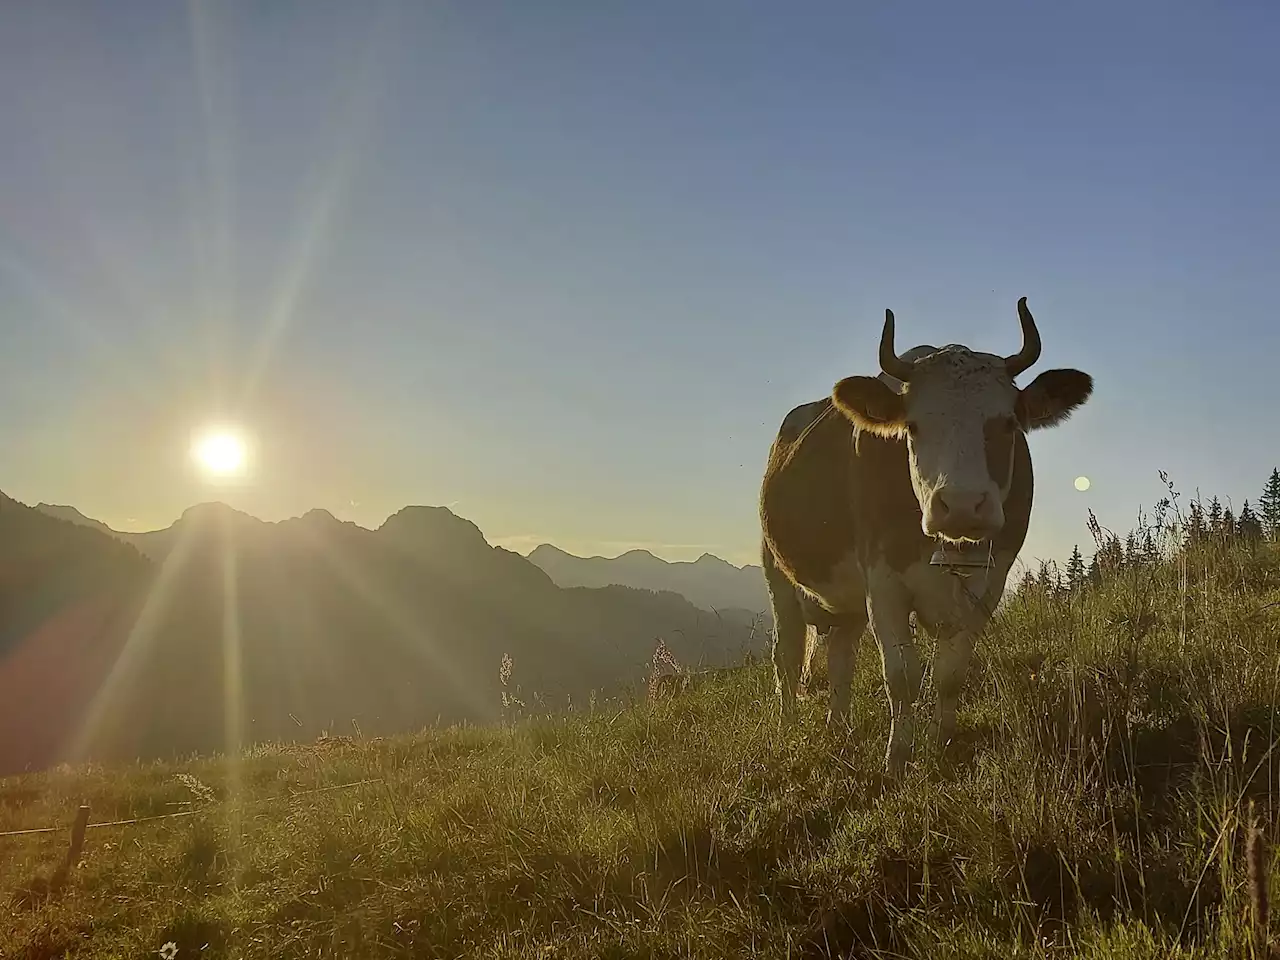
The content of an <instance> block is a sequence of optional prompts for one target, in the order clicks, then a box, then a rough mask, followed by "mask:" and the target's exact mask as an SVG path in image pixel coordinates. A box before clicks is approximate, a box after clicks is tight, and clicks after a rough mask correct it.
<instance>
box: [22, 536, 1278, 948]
mask: <svg viewBox="0 0 1280 960" xmlns="http://www.w3.org/2000/svg"><path fill="white" fill-rule="evenodd" d="M1278 603H1280V558H1278V556H1277V553H1276V551H1275V549H1274V548H1273V547H1269V546H1266V547H1261V548H1259V549H1258V550H1256V551H1251V550H1249V549H1247V548H1224V547H1209V548H1205V549H1203V550H1199V551H1196V552H1195V553H1193V554H1192V555H1190V556H1188V557H1185V558H1183V559H1182V560H1180V561H1179V562H1176V563H1169V564H1165V565H1161V566H1158V567H1138V568H1134V569H1129V570H1124V571H1121V572H1119V573H1118V574H1116V575H1114V576H1112V577H1111V579H1110V580H1109V581H1108V582H1107V583H1106V584H1104V585H1103V586H1102V587H1100V588H1097V589H1094V590H1092V591H1089V592H1086V593H1085V594H1083V595H1076V596H1061V597H1059V596H1051V595H1044V594H1040V593H1033V594H1031V595H1029V596H1027V597H1021V598H1014V599H1012V600H1011V601H1010V602H1009V603H1008V604H1007V605H1006V606H1005V608H1004V609H1003V611H1002V612H1001V614H1000V615H999V616H998V618H997V621H996V623H995V624H994V625H993V628H992V629H991V631H990V633H989V635H988V636H987V637H986V639H985V641H984V642H983V643H982V644H981V645H980V647H979V650H978V654H977V657H976V662H975V666H974V670H973V673H972V674H971V683H970V687H969V690H968V692H967V694H966V697H965V699H964V700H963V702H962V708H961V718H960V728H961V732H962V736H961V738H960V739H961V749H960V754H959V756H958V757H957V758H956V759H955V762H954V765H953V766H952V767H950V768H945V767H942V766H940V765H938V764H937V763H936V762H935V761H934V760H933V759H932V758H931V757H930V756H929V755H928V754H927V753H926V754H924V755H923V759H922V762H921V763H920V764H918V765H917V766H916V767H915V768H914V769H913V770H912V771H911V772H910V774H909V775H908V777H907V779H906V781H905V782H904V783H902V784H900V785H896V786H894V785H888V784H886V783H885V782H884V781H883V779H882V777H881V775H880V768H881V760H882V755H883V744H884V738H885V736H886V733H887V721H886V716H885V711H884V707H883V702H882V700H883V697H882V693H881V681H880V678H879V675H878V672H877V669H878V665H877V663H876V653H875V650H874V647H873V645H872V644H869V643H868V644H864V646H863V652H862V655H861V658H860V662H859V670H858V674H857V677H856V680H855V684H856V687H855V697H854V700H855V708H854V717H853V725H852V732H851V734H850V735H849V736H848V737H847V738H844V739H841V740H839V741H836V742H833V741H831V740H830V739H829V738H828V737H827V735H826V734H825V733H824V732H823V727H822V723H821V718H822V714H823V711H824V710H825V693H824V692H823V690H822V687H823V665H822V658H821V657H820V656H819V657H817V658H815V664H814V677H813V684H812V688H813V690H814V693H813V696H812V697H811V698H810V699H809V700H807V701H806V702H805V703H804V704H803V706H802V713H801V717H800V719H799V721H798V722H797V723H796V724H795V725H793V726H789V727H786V728H779V726H778V724H777V722H776V720H775V718H774V714H773V712H772V695H773V688H772V676H771V672H770V669H769V668H768V667H767V665H765V664H754V665H749V666H747V667H746V668H745V669H743V670H741V671H739V672H737V673H735V674H729V675H723V676H719V677H716V678H713V679H710V680H707V681H705V682H703V683H695V684H692V685H689V686H688V687H686V688H685V689H683V690H678V691H677V692H675V693H673V694H671V695H662V696H658V697H656V698H654V699H651V700H650V699H646V698H644V697H643V696H641V697H638V698H637V700H636V702H634V703H631V704H627V703H623V702H609V703H603V702H602V703H596V704H595V705H594V706H593V707H592V708H591V709H589V710H586V711H584V712H581V713H577V714H572V715H562V716H545V717H533V718H527V719H524V720H520V721H518V722H515V723H512V724H509V725H505V726H502V727H494V728H481V729H476V728H457V729H453V730H448V731H437V732H433V733H427V734H422V735H419V736H412V737H410V736H406V737H400V738H389V739H384V740H375V741H360V740H355V741H348V740H345V739H331V740H326V741H323V742H321V743H317V744H316V745H313V746H304V747H290V748H283V747H281V748H276V747H268V748H258V749H252V750H249V751H246V752H245V753H244V755H243V757H242V760H241V764H240V766H239V767H238V773H236V772H235V771H236V769H237V768H233V767H230V766H228V765H227V764H226V763H225V761H224V760H222V759H219V758H210V759H205V760H198V761H194V762H192V763H190V764H184V765H180V766H166V765H147V766H138V767H133V768H128V769H120V770H104V769H101V768H96V767H93V768H86V769H77V770H67V771H54V772H50V773H46V774H40V775H36V776H31V777H26V778H16V779H11V780H8V781H4V782H3V783H0V831H3V830H8V829H17V828H20V827H24V826H28V825H42V824H45V823H50V822H69V821H70V816H71V812H72V810H73V809H74V806H75V805H76V804H77V803H79V802H80V800H81V798H84V799H87V800H88V802H89V803H90V804H91V805H92V807H93V810H94V820H105V819H115V818H122V817H127V816H140V815H150V814H156V813H164V812H169V811H172V810H175V809H190V808H191V806H194V807H196V808H199V807H201V806H205V805H207V806H205V809H206V812H203V813H198V814H197V815H195V816H192V817H187V818H181V819H174V820H167V821H159V822H156V823H151V824H145V825H138V826H136V827H120V828H111V829H104V830H98V831H93V830H91V831H90V834H89V841H88V844H87V846H86V849H85V852H84V861H83V863H82V865H81V866H80V867H79V868H78V869H77V870H76V871H74V872H73V874H72V879H71V881H70V883H69V885H68V886H67V887H66V889H65V890H63V891H61V892H59V893H57V894H50V893H48V892H47V891H46V892H45V894H44V895H43V896H40V895H37V894H38V891H39V885H38V884H35V885H33V877H39V876H42V875H44V876H47V875H48V873H49V872H50V869H51V867H52V866H53V865H54V864H56V862H57V861H58V858H59V857H60V856H61V854H62V851H63V849H64V846H65V835H56V836H51V837H41V838H36V839H24V840H20V841H17V840H0V844H4V846H3V847H2V848H0V849H2V850H3V859H0V902H3V903H5V904H6V905H8V904H12V905H13V916H12V919H10V920H6V921H4V922H3V923H0V955H3V956H25V957H40V958H43V957H52V956H68V957H102V958H106V957H112V956H128V957H133V956H155V955H157V953H158V951H159V950H160V949H161V947H162V946H163V945H164V944H166V943H169V942H172V943H174V944H175V945H176V946H177V948H178V950H179V952H178V954H177V957H178V958H179V960H180V958H182V957H185V956H199V957H210V958H214V957H256V956H263V957H268V956H270V957H281V956H331V957H362V958H363V957H401V956H406V957H407V956H416V957H434V956H445V957H464V956H466V957H470V956H485V957H504V958H505V957H510V958H534V957H539V958H544V957H573V958H584V960H585V958H597V957H633V956H634V957H641V956H644V957H649V956H688V957H706V958H710V957H728V956H752V957H764V958H774V957H777V958H782V957H836V956H840V957H844V956H849V955H850V954H852V955H854V956H877V955H878V956H884V957H893V956H933V957H1045V956H1082V957H1095V958H1101V957H1122V958H1152V960H1154V958H1156V957H1170V956H1180V957H1187V958H1190V957H1193V956H1194V957H1200V958H1223V960H1225V958H1228V957H1233V958H1234V957H1247V956H1249V955H1250V954H1249V953H1248V950H1249V948H1250V943H1251V933H1250V930H1249V924H1248V919H1247V918H1248V917H1249V913H1250V901H1251V899H1256V893H1253V892H1251V891H1252V890H1253V888H1252V887H1251V884H1250V877H1249V870H1248V868H1247V866H1246V859H1247V858H1246V852H1247V851H1249V852H1251V853H1252V855H1253V857H1254V859H1255V860H1258V859H1261V861H1262V871H1261V872H1262V873H1263V874H1265V876H1266V880H1267V882H1268V883H1269V884H1270V883H1272V881H1273V880H1274V875H1275V873H1276V862H1275V858H1274V854H1273V853H1272V852H1271V850H1272V847H1271V842H1272V841H1273V840H1274V836H1275V825H1276V810H1277V802H1278V801H1280V796H1278V794H1277V791H1278V789H1280V782H1278V781H1277V773H1278V772H1280V763H1278V762H1277V761H1280V758H1277V757H1276V756H1275V754H1274V751H1273V750H1272V749H1271V748H1272V745H1273V744H1274V743H1275V742H1276V737H1277V735H1278V734H1280V731H1277V730H1276V721H1277V719H1280V715H1278V714H1277V707H1276V704H1277V702H1280V699H1278V698H1280V684H1278V682H1277V675H1278V670H1280V605H1277V604H1278ZM494 669H495V673H496V672H497V671H498V670H499V669H500V665H499V664H495V665H494ZM928 696H929V693H928V690H927V689H926V699H927V698H928ZM924 709H928V705H927V704H926V705H925V706H924ZM355 781H374V782H371V783H370V782H366V783H362V784H360V785H358V786H354V787H349V788H347V789H340V790H333V791H329V792H323V793H310V792H306V791H314V790H315V789H317V788H321V787H326V786H335V785H342V784H348V783H352V782H355ZM237 792H239V794H240V798H241V801H240V803H239V804H235V806H236V807H237V809H238V811H239V819H238V822H235V823H233V822H232V821H231V820H229V819H228V817H227V805H228V804H232V803H233V802H234V800H235V797H236V795H237ZM211 799H212V803H210V800H211ZM1250 801H1252V804H1253V816H1255V817H1256V818H1257V821H1258V823H1259V824H1261V826H1262V828H1263V831H1262V832H1263V835H1264V837H1265V838H1266V840H1267V842H1266V843H1264V844H1261V845H1257V844H1254V845H1252V846H1250V845H1249V830H1248V826H1249V823H1250V806H1249V804H1250ZM187 805H191V806H187ZM1272 885H1273V884H1272ZM1255 886H1256V885H1255Z"/></svg>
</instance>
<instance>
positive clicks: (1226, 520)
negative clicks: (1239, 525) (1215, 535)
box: [1220, 507, 1236, 540]
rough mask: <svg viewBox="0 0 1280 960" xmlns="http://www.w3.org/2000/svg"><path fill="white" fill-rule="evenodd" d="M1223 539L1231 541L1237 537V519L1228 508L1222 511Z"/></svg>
mask: <svg viewBox="0 0 1280 960" xmlns="http://www.w3.org/2000/svg"><path fill="white" fill-rule="evenodd" d="M1220 533H1221V537H1222V539H1223V540H1231V539H1233V538H1234V537H1235V535H1236V517H1235V514H1234V513H1232V512H1231V508H1230V507H1227V508H1226V509H1224V510H1223V511H1222V527H1221V531H1220Z"/></svg>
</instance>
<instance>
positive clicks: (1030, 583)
mask: <svg viewBox="0 0 1280 960" xmlns="http://www.w3.org/2000/svg"><path fill="white" fill-rule="evenodd" d="M1035 589H1036V575H1035V574H1034V573H1032V572H1031V568H1030V567H1027V569H1026V570H1025V571H1024V572H1023V574H1022V579H1021V580H1020V581H1019V582H1018V596H1020V597H1029V596H1031V594H1032V593H1034V592H1035Z"/></svg>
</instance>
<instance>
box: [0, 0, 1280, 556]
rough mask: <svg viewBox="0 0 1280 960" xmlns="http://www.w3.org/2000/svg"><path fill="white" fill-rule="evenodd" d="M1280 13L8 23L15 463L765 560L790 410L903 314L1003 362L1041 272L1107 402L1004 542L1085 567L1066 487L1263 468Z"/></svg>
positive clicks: (45, 482) (1063, 355)
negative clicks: (777, 444) (763, 505)
mask: <svg viewBox="0 0 1280 960" xmlns="http://www.w3.org/2000/svg"><path fill="white" fill-rule="evenodd" d="M925 14H927V16H928V18H929V24H930V28H929V29H927V30H924V29H921V28H920V27H919V25H918V23H917V17H919V16H923V15H925ZM1277 26H1280V10H1276V9H1272V8H1261V7H1254V6H1237V7H1234V8H1231V9H1208V8H1203V7H1201V6H1199V5H1194V4H1190V3H1174V4H1156V3H1154V2H1153V0H1147V2H1138V3H1135V4H1130V5H1126V6H1124V7H1121V8H1116V7H1114V6H1113V5H1104V4H1102V3H1100V2H1094V0H1089V2H1086V3H1084V4H1075V5H1071V6H1070V7H1067V8H1063V7H1040V6H1036V7H1030V6H1027V5H1023V4H1014V3H1009V2H994V0H989V2H981V3H976V4H970V5H966V6H965V7H963V8H962V9H961V8H956V7H954V6H952V5H946V4H937V3H935V4H925V5H921V6H919V7H917V8H916V9H915V10H910V11H909V10H907V9H906V8H904V7H901V6H889V7H876V8H870V7H857V8H855V7H848V6H845V5H840V4H830V3H819V4H815V5H813V6H808V7H806V8H804V15H803V16H802V15H800V14H799V13H797V12H796V11H795V10H794V9H790V8H788V9H786V10H783V9H769V10H754V11H752V12H751V13H750V14H747V13H744V12H743V11H742V10H741V8H740V7H738V6H737V5H730V4H727V3H717V2H713V3H709V4H705V5H698V6H697V7H696V8H690V7H688V6H687V5H677V4H672V3H662V2H659V3H656V4H646V5H643V6H634V7H626V8H616V9H609V10H605V9H603V8H601V9H596V8H590V9H588V8H571V7H568V6H556V5H551V6H540V7H537V8H533V7H530V6H527V5H521V4H498V5H496V6H492V7H484V8H481V7H477V6H475V5H446V4H440V5H430V6H426V5H409V4H402V3H395V2H385V3H378V4H369V5H345V4H332V3H319V4H309V5H307V7H306V8H305V11H303V10H302V9H301V8H287V9H286V8H275V7H273V8H270V9H266V8H262V7H259V6H256V5H251V4H245V3H227V4H219V5H216V6H215V5H211V4H204V3H200V2H195V3H192V4H189V5H173V4H164V3H159V2H155V0H138V2H134V3H130V4H121V5H107V4H100V3H89V2H82V3H69V4H59V5H57V6H56V7H54V6H51V5H24V6H21V7H18V8H15V9H13V10H11V11H10V12H9V13H8V14H7V16H6V29H5V30H4V31H3V32H0V118H3V120H2V121H0V122H3V125H4V127H3V129H4V135H5V143H6V150H5V151H4V152H3V154H2V155H0V331H2V332H3V333H4V336H5V342H6V349H5V351H4V352H3V354H0V450H4V451H5V456H4V457H2V458H0V490H4V491H5V492H6V493H8V494H10V495H11V496H14V497H15V498H17V499H19V500H21V501H23V502H27V503H31V504H35V503H38V502H41V501H43V502H48V503H60V504H69V505H73V506H75V507H77V508H78V509H79V510H81V511H82V512H83V513H84V514H85V515H87V516H90V517H94V518H95V519H100V520H102V521H103V522H105V523H107V524H108V525H109V526H112V527H114V528H116V529H122V530H143V529H158V528H162V527H164V526H167V525H168V524H169V523H172V522H173V520H174V519H176V518H177V517H178V516H179V515H180V514H181V513H182V511H183V510H184V509H185V508H187V507H189V506H191V505H192V504H195V503H199V502H204V501H209V500H221V501H224V502H227V503H228V504H229V505H231V506H233V507H235V508H237V509H241V510H243V511H245V512H247V513H250V514H251V515H253V516H257V517H259V518H261V519H263V520H271V521H274V520H280V519H285V518H287V517H289V516H298V515H301V514H304V513H306V512H307V511H308V510H310V509H313V508H320V509H325V510H328V511H329V512H330V513H332V514H333V515H334V516H336V517H338V518H339V519H343V520H351V521H354V522H356V523H359V524H360V525H361V526H365V527H376V526H377V525H378V524H379V523H380V522H381V521H382V519H384V518H385V517H387V516H389V515H390V514H392V513H394V512H395V511H396V510H398V509H399V508H400V507H402V506H405V505H410V504H428V505H444V506H449V507H450V509H452V510H453V511H454V512H455V513H458V514H459V515H460V516H464V517H466V518H467V519H469V520H471V521H473V522H475V523H476V524H477V525H478V526H479V527H480V528H481V530H483V531H484V532H485V535H486V538H487V539H488V540H489V542H490V543H494V544H499V545H503V546H508V547H509V548H510V549H516V550H517V551H518V552H527V550H528V549H531V548H532V547H533V546H535V545H536V544H537V543H541V542H548V543H553V544H555V545H556V546H559V547H561V548H562V549H564V550H566V551H567V552H570V553H573V554H575V555H578V556H586V557H589V556H593V555H601V556H616V555H618V554H621V553H624V552H626V550H628V549H633V548H639V549H647V550H650V552H652V553H654V554H655V555H657V556H661V557H663V558H664V559H668V560H692V559H696V557H697V556H699V555H701V554H702V553H711V554H714V555H716V556H719V557H722V558H724V559H726V560H729V561H731V562H733V563H735V564H738V565H741V564H745V563H755V562H757V556H756V555H757V541H758V535H759V534H758V525H757V520H756V496H757V491H758V488H759V482H760V475H761V471H762V470H763V467H764V462H765V458H766V456H767V453H768V449H769V444H770V442H771V441H772V438H773V435H774V431H775V430H776V429H777V427H778V424H779V423H780V422H781V420H782V418H783V417H784V416H785V415H786V413H787V411H788V410H789V409H791V407H792V406H794V405H795V404H797V403H800V402H804V401H807V400H812V399H816V398H819V397H822V396H824V395H827V394H828V393H829V391H830V389H831V386H832V384H833V383H834V382H835V381H836V380H838V379H839V378H841V377H843V376H846V375H848V374H851V373H873V372H875V369H876V345H877V339H878V336H879V330H880V324H881V322H882V320H883V316H884V309H885V308H886V307H890V308H892V309H893V310H894V312H895V314H896V315H897V322H898V331H899V339H900V341H901V343H902V345H903V346H904V347H905V346H907V345H909V344H915V343H920V342H931V343H935V344H938V345H941V344H945V343H950V342H960V343H967V344H969V345H971V346H973V347H975V348H977V349H984V350H990V351H993V352H1001V353H1003V352H1011V351H1012V350H1014V349H1016V346H1017V341H1018V323H1017V318H1016V313H1015V303H1016V301H1017V298H1018V297H1020V296H1024V295H1025V296H1026V297H1027V298H1028V302H1029V305H1030V307H1031V309H1032V311H1033V312H1034V314H1035V316H1036V318H1037V320H1038V322H1039V324H1040V329H1041V333H1042V336H1043V340H1044V352H1043V357H1042V359H1041V361H1040V363H1039V364H1038V365H1037V367H1036V368H1035V369H1034V370H1032V371H1030V372H1029V374H1028V375H1027V376H1026V377H1025V378H1024V380H1025V381H1026V382H1030V377H1032V376H1034V374H1035V373H1036V372H1038V371H1039V370H1042V369H1049V368H1053V367H1071V366H1075V367H1079V368H1080V369H1083V370H1085V371H1087V372H1089V373H1090V374H1092V375H1093V376H1094V377H1095V380H1096V391H1095V393H1094V396H1093V398H1092V399H1091V400H1090V401H1089V403H1088V404H1087V405H1086V406H1085V407H1084V408H1083V409H1082V410H1081V411H1080V412H1079V413H1078V414H1077V415H1076V416H1075V417H1074V418H1073V419H1072V420H1071V421H1069V422H1068V423H1066V424H1064V425H1062V426H1060V427H1058V428H1056V429H1054V430H1051V431H1044V432H1041V433H1037V434H1035V435H1034V436H1033V437H1032V438H1031V441H1030V443H1031V449H1032V453H1033V456H1034V458H1035V471H1036V488H1037V493H1036V503H1035V509H1034V512H1033V517H1032V523H1031V528H1030V531H1029V535H1028V539H1027V544H1026V548H1025V550H1024V551H1023V554H1022V557H1023V559H1024V561H1026V562H1028V563H1032V564H1033V563H1034V562H1035V560H1036V559H1037V558H1040V557H1052V558H1054V559H1058V560H1062V559H1064V558H1065V557H1066V555H1067V553H1068V552H1069V551H1070V549H1071V547H1072V545H1073V544H1076V543H1078V544H1080V545H1081V548H1082V549H1086V550H1087V549H1089V548H1090V546H1091V543H1090V541H1089V536H1088V533H1087V531H1086V529H1085V519H1086V511H1087V510H1088V509H1093V510H1094V511H1095V512H1096V514H1097V515H1098V518H1099V520H1100V521H1101V522H1102V523H1103V524H1104V525H1106V526H1108V527H1111V528H1113V529H1116V530H1118V531H1121V532H1123V531H1125V530H1127V529H1128V528H1129V527H1130V525H1131V524H1132V522H1133V520H1134V518H1135V516H1136V514H1137V511H1138V510H1139V508H1140V507H1145V508H1147V509H1148V510H1149V509H1150V507H1151V505H1152V504H1153V503H1154V502H1155V501H1156V500H1157V499H1159V498H1160V497H1161V496H1163V495H1164V492H1165V491H1164V489H1163V486H1162V485H1161V483H1160V480H1159V477H1158V475H1157V471H1158V470H1161V469H1163V470H1166V471H1168V472H1169V474H1170V476H1171V478H1172V480H1173V481H1174V483H1175V484H1176V485H1177V487H1178V488H1179V490H1180V491H1181V492H1182V494H1183V496H1184V498H1188V497H1191V496H1193V495H1194V494H1195V492H1196V490H1197V489H1199V490H1201V491H1202V492H1203V493H1204V494H1205V495H1206V496H1208V495H1212V494H1217V495H1219V496H1222V497H1224V498H1226V497H1230V498H1231V499H1232V500H1233V501H1234V503H1235V506H1236V507H1237V508H1238V507H1239V505H1240V504H1241V503H1242V502H1243V501H1244V500H1245V499H1246V498H1248V499H1250V500H1254V499H1255V498H1256V497H1257V494H1258V492H1259V491H1260V490H1261V488H1262V485H1263V482H1264V481H1265V479H1266V476H1267V474H1268V473H1269V472H1270V470H1271V468H1272V467H1273V466H1275V465H1276V462H1275V461H1276V460H1277V459H1280V455H1277V454H1275V453H1274V452H1272V451H1271V450H1270V449H1269V448H1268V446H1267V444H1266V443H1264V442H1259V440H1260V438H1265V437H1266V436H1267V435H1268V430H1269V429H1272V428H1268V426H1267V424H1268V422H1269V421H1268V420H1267V416H1268V413H1269V411H1270V410H1271V409H1272V408H1273V407H1274V403H1273V402H1272V398H1271V397H1270V386H1271V380H1270V378H1269V374H1270V366H1271V358H1272V357H1274V356H1275V355H1276V353H1277V350H1278V349H1280V328H1278V327H1276V325H1274V324H1271V323H1269V322H1268V321H1267V319H1266V316H1267V313H1268V309H1269V307H1270V296H1271V286H1272V284H1271V282H1270V281H1271V274H1272V273H1273V272H1274V264H1275V263H1276V262H1278V257H1277V254H1278V253H1280V232H1278V231H1280V227H1277V223H1280V218H1277V216H1276V214H1277V212H1278V210H1280V185H1278V184H1277V182H1276V181H1275V178H1274V175H1273V173H1272V171H1273V169H1274V160H1275V156H1276V153H1277V147H1278V146H1280V119H1276V117H1275V116H1274V111H1272V110H1270V104H1269V94H1270V91H1272V90H1275V89H1277V88H1278V86H1280V84H1278V83H1277V81H1280V61H1277V60H1276V59H1275V58H1274V57H1271V56H1270V48H1269V39H1270V38H1271V37H1273V36H1275V33H1276V27H1277ZM1269 118H1270V119H1269ZM1228 409H1229V410H1230V411H1231V414H1230V415H1229V416H1227V415H1224V411H1225V410H1228ZM223 425H226V426H229V428H231V429H232V430H233V431H236V432H238V433H239V434H240V435H241V436H242V437H243V439H244V440H245V441H246V442H247V444H248V459H247V466H246V467H245V468H244V469H245V473H244V475H243V476H240V477H239V478H238V480H237V482H236V483H229V482H227V481H228V480H229V479H231V477H230V475H231V474H232V473H233V472H234V470H232V467H236V468H237V469H239V465H238V464H236V463H232V462H231V461H235V460H238V454H236V455H234V456H231V459H230V460H228V461H226V463H227V469H226V471H225V472H226V474H227V476H226V477H224V478H223V479H222V480H220V481H219V480H217V478H215V477H214V476H212V475H211V474H210V472H209V471H208V470H203V471H202V470H201V469H194V468H193V460H192V457H191V455H190V448H191V446H192V443H193V441H194V440H195V439H196V438H198V437H200V436H202V435H203V432H204V431H207V430H208V429H210V428H213V427H219V426H223ZM232 453H233V454H235V451H232ZM219 456H229V454H227V452H226V451H223V452H222V453H221V454H219V453H218V452H217V451H214V452H213V453H212V454H211V458H206V459H207V461H208V462H209V463H216V462H217V461H218V457H219ZM219 469H221V468H219ZM1080 476H1085V477H1088V478H1089V479H1090V481H1091V484H1090V487H1089V489H1088V491H1087V492H1079V491H1077V490H1076V489H1075V487H1074V482H1075V480H1076V478H1077V477H1080Z"/></svg>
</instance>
